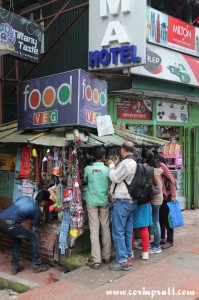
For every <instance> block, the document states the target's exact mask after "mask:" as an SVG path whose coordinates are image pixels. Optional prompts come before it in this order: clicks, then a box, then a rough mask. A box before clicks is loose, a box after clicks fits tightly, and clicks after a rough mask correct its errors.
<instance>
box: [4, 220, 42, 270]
mask: <svg viewBox="0 0 199 300" xmlns="http://www.w3.org/2000/svg"><path fill="white" fill-rule="evenodd" d="M0 231H1V232H2V233H4V234H6V235H7V236H8V237H10V238H11V239H12V240H13V247H12V259H11V264H12V265H13V266H18V265H19V261H20V254H21V245H22V239H23V240H26V241H27V242H29V243H31V248H32V262H33V265H40V264H41V255H40V250H39V239H38V235H37V234H36V233H34V232H33V231H31V230H29V229H27V228H25V227H23V226H22V225H20V224H17V223H16V224H12V225H10V224H9V225H8V224H6V223H5V222H3V220H0Z"/></svg>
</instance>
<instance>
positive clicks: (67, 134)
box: [0, 122, 167, 147]
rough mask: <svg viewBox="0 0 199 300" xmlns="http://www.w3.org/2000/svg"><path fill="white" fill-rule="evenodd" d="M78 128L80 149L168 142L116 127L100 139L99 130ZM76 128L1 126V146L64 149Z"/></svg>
mask: <svg viewBox="0 0 199 300" xmlns="http://www.w3.org/2000/svg"><path fill="white" fill-rule="evenodd" d="M75 128H78V131H79V135H80V140H81V145H80V147H95V146H100V145H104V146H105V147H111V146H121V145H122V143H123V142H124V141H125V140H128V141H132V142H133V143H134V144H135V145H137V146H141V145H145V146H150V147H151V146H156V147H158V146H161V145H165V144H166V143H167V141H165V140H162V139H159V138H155V137H152V136H147V135H143V134H138V133H136V132H132V131H130V130H127V129H122V128H120V127H117V126H114V131H115V133H114V134H111V135H106V136H102V137H99V136H98V135H97V130H94V129H93V128H92V129H89V128H82V127H75ZM73 130H74V127H67V128H66V127H60V128H51V129H41V130H31V131H23V130H18V127H17V122H12V123H9V124H4V125H1V126H0V143H1V144H30V145H39V146H48V147H53V146H56V147H64V146H67V145H69V144H70V143H71V142H73V141H74V135H73Z"/></svg>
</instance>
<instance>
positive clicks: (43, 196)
mask: <svg viewBox="0 0 199 300" xmlns="http://www.w3.org/2000/svg"><path fill="white" fill-rule="evenodd" d="M49 198H50V193H49V191H46V190H41V191H39V192H38V194H37V196H36V197H35V200H36V201H37V202H39V203H40V202H42V201H43V200H48V199H49Z"/></svg>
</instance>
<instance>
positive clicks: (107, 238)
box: [84, 147, 111, 270]
mask: <svg viewBox="0 0 199 300" xmlns="http://www.w3.org/2000/svg"><path fill="white" fill-rule="evenodd" d="M105 154H106V149H105V148H104V147H97V148H96V149H95V153H94V157H95V162H94V163H93V165H92V166H87V167H86V168H85V169H84V182H85V183H87V189H86V193H85V196H84V199H85V200H86V203H87V212H88V220H89V227H90V239H91V256H92V259H89V260H88V262H87V266H89V267H91V268H93V269H95V270H97V269H99V268H100V264H101V261H102V260H103V261H104V263H108V262H109V261H110V253H111V235H110V226H109V197H108V186H109V168H108V167H106V166H105V165H104V160H105ZM100 229H101V235H102V252H101V249H100V240H99V233H100Z"/></svg>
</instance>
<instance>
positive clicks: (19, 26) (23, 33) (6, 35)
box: [0, 8, 43, 62]
mask: <svg viewBox="0 0 199 300" xmlns="http://www.w3.org/2000/svg"><path fill="white" fill-rule="evenodd" d="M42 34H43V28H42V26H40V25H39V24H36V23H33V22H30V21H29V20H27V19H25V18H23V17H20V16H18V15H15V14H14V13H13V12H11V11H7V10H5V9H1V8H0V55H4V54H10V55H12V56H16V57H18V58H21V59H25V60H29V61H32V62H38V61H39V56H40V51H41V41H42Z"/></svg>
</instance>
